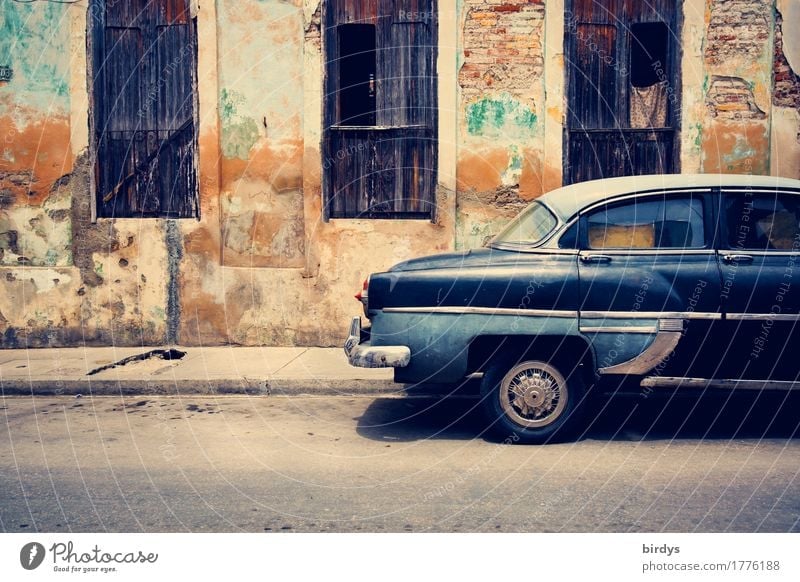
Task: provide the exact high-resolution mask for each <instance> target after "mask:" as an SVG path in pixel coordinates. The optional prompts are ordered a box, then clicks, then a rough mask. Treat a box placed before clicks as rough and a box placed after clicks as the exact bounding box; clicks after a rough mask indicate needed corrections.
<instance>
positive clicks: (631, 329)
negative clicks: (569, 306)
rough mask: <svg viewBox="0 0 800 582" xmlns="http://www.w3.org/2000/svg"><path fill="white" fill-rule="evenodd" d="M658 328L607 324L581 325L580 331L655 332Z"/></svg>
mask: <svg viewBox="0 0 800 582" xmlns="http://www.w3.org/2000/svg"><path fill="white" fill-rule="evenodd" d="M657 332H658V329H657V328H656V327H655V326H641V327H622V326H609V327H581V333H657Z"/></svg>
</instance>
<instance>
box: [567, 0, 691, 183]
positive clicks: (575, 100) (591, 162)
mask: <svg viewBox="0 0 800 582" xmlns="http://www.w3.org/2000/svg"><path fill="white" fill-rule="evenodd" d="M645 22H663V23H665V24H666V25H667V26H668V27H669V31H670V34H669V48H668V54H667V56H666V58H665V61H666V62H664V63H662V65H663V71H664V78H665V80H667V81H668V83H669V84H670V89H671V90H672V95H674V97H672V99H671V101H670V104H669V105H668V107H669V109H668V115H667V124H666V126H665V127H658V128H632V127H631V124H630V115H629V112H630V111H629V110H630V98H631V94H630V93H631V89H630V70H629V68H630V66H631V62H630V49H631V42H632V34H631V25H632V24H634V23H645ZM565 23H566V24H565V45H566V46H565V51H566V54H567V67H568V72H567V79H568V90H567V99H568V108H567V110H568V111H567V127H566V128H565V130H564V136H565V137H564V142H565V143H564V146H565V148H564V153H565V156H564V157H565V159H564V182H565V183H566V184H572V183H575V182H582V181H585V180H593V179H597V178H608V177H613V176H630V175H638V174H660V173H671V172H675V171H677V170H678V164H677V151H676V148H677V145H678V140H677V139H676V135H677V131H678V129H679V123H678V116H677V111H678V110H679V109H680V97H679V96H680V76H679V67H678V63H677V58H676V55H677V54H678V51H677V45H678V38H680V35H679V31H678V26H679V19H678V2H677V1H676V0H653V1H651V2H638V1H634V0H608V1H606V2H597V1H596V0H570V1H568V2H567V11H566V18H565Z"/></svg>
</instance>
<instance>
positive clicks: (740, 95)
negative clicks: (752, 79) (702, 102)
mask: <svg viewBox="0 0 800 582" xmlns="http://www.w3.org/2000/svg"><path fill="white" fill-rule="evenodd" d="M706 107H707V108H708V112H709V113H710V114H711V116H712V117H719V118H720V119H735V120H742V119H764V118H766V116H767V114H766V113H764V112H763V111H762V110H761V109H759V107H758V105H756V98H755V96H754V95H753V90H752V89H751V88H750V85H748V84H747V82H746V81H745V80H744V79H742V78H741V77H725V76H722V75H714V76H713V77H712V78H711V86H710V87H709V88H708V93H707V94H706Z"/></svg>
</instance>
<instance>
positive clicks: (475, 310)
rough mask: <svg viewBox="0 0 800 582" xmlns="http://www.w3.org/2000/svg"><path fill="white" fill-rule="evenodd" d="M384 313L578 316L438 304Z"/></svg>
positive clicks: (385, 309)
mask: <svg viewBox="0 0 800 582" xmlns="http://www.w3.org/2000/svg"><path fill="white" fill-rule="evenodd" d="M383 312H384V313H444V314H449V315H466V314H478V315H518V316H522V317H569V318H573V319H574V318H577V317H578V312H577V311H558V310H551V309H510V308H505V307H471V306H464V307H458V306H436V307H433V306H431V307H384V308H383Z"/></svg>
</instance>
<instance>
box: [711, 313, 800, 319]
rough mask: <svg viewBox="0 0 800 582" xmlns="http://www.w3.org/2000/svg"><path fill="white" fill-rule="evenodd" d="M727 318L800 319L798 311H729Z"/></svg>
mask: <svg viewBox="0 0 800 582" xmlns="http://www.w3.org/2000/svg"><path fill="white" fill-rule="evenodd" d="M726 318H727V319H730V320H733V321H766V320H773V321H800V315H798V314H796V313H728V314H726Z"/></svg>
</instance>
